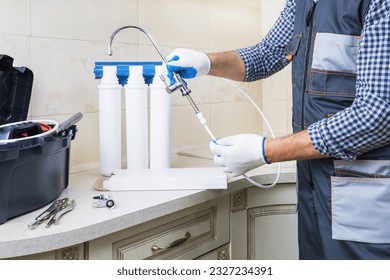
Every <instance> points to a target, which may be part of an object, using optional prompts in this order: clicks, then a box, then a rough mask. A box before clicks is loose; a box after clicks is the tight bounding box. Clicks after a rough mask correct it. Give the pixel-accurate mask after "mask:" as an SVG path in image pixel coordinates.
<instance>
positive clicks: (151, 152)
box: [94, 62, 227, 191]
mask: <svg viewBox="0 0 390 280" xmlns="http://www.w3.org/2000/svg"><path fill="white" fill-rule="evenodd" d="M94 71H95V78H96V79H100V80H101V81H100V84H99V85H98V90H99V107H100V108H99V123H100V126H99V129H100V133H99V137H100V171H101V174H102V175H104V176H106V177H107V180H105V181H104V182H103V187H104V189H107V190H111V191H125V190H162V189H163V190H177V189H181V190H182V189H225V188H226V187H227V178H226V175H225V174H224V173H223V172H222V170H221V168H217V167H212V168H171V108H172V95H171V94H167V92H166V85H165V84H164V82H163V81H162V79H160V78H158V77H159V76H164V77H166V75H167V73H166V67H165V66H163V63H162V62H96V63H95V70H94ZM123 93H124V97H125V111H126V114H125V122H126V124H125V127H126V129H125V130H126V137H125V138H126V143H125V146H126V148H127V154H126V155H127V160H126V161H127V166H126V167H125V168H122V167H121V166H122V161H121V154H122V149H121V146H122V143H121V139H122V137H121V134H122V133H121V131H122V124H121V111H122V106H121V96H122V94H123ZM148 100H149V101H150V102H148ZM148 103H149V104H150V105H149V107H150V109H149V110H148ZM113 124H115V125H113Z"/></svg>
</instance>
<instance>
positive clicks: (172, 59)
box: [167, 49, 211, 83]
mask: <svg viewBox="0 0 390 280" xmlns="http://www.w3.org/2000/svg"><path fill="white" fill-rule="evenodd" d="M167 60H168V64H167V70H168V77H169V78H170V79H171V83H172V82H173V80H172V77H173V74H172V72H175V73H178V74H179V75H180V76H181V77H182V78H195V77H199V76H203V75H207V74H208V73H209V72H210V67H211V62H210V59H209V57H208V56H207V54H205V53H202V52H197V51H193V50H189V49H176V50H174V51H173V52H172V53H170V54H169V55H168V57H167Z"/></svg>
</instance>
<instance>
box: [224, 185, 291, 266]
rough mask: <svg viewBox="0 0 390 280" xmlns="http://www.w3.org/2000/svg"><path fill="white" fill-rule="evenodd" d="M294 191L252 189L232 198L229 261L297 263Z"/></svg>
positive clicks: (277, 188)
mask: <svg viewBox="0 0 390 280" xmlns="http://www.w3.org/2000/svg"><path fill="white" fill-rule="evenodd" d="M296 201H297V199H296V188H295V185H293V184H281V185H277V186H275V187H274V188H272V189H261V188H258V187H251V188H248V189H245V190H242V191H239V192H237V193H233V194H232V198H231V205H232V215H231V217H232V221H231V225H232V230H231V233H232V234H231V248H232V252H231V255H232V259H252V260H253V259H268V260H277V259H283V260H287V259H297V258H298V220H297V214H296Z"/></svg>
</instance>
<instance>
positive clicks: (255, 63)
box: [236, 0, 390, 159]
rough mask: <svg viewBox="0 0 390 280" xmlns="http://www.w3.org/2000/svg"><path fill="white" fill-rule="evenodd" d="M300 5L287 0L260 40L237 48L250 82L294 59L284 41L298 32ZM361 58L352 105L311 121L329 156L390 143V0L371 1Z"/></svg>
mask: <svg viewBox="0 0 390 280" xmlns="http://www.w3.org/2000/svg"><path fill="white" fill-rule="evenodd" d="M295 4H296V0H287V2H286V5H285V7H284V9H283V11H282V12H281V14H280V16H279V18H278V19H277V21H276V23H275V25H274V26H273V27H272V28H271V30H270V31H269V32H268V34H267V35H266V36H265V38H264V39H263V40H262V41H261V42H260V43H258V44H256V45H254V46H251V47H248V48H242V49H237V50H236V52H237V53H238V54H239V55H240V56H241V57H242V58H243V61H244V63H245V67H246V77H245V81H254V80H258V79H263V78H266V77H268V76H270V75H272V74H274V73H276V72H277V71H279V70H281V69H282V68H284V67H285V66H286V65H287V64H288V63H289V61H288V60H287V59H286V52H285V46H286V45H287V43H288V42H290V40H291V38H292V35H293V27H294V17H295ZM356 63H357V66H356V67H357V68H356V70H357V79H356V98H355V100H354V102H353V104H352V105H351V106H350V107H348V108H346V109H345V110H342V111H340V112H338V113H337V114H335V115H334V116H332V117H330V118H326V119H322V120H320V121H318V122H316V123H314V124H312V125H311V126H309V135H310V139H311V141H312V144H313V146H314V147H315V148H316V149H317V150H318V151H319V152H320V153H322V154H325V155H328V156H330V157H335V158H341V159H355V158H356V157H357V156H359V155H361V154H363V153H365V152H368V151H370V150H372V149H375V148H379V147H381V146H384V145H387V144H390V0H372V1H371V3H370V6H369V9H368V13H367V16H366V18H365V22H364V26H363V30H362V40H361V42H360V46H359V49H358V52H357V58H356Z"/></svg>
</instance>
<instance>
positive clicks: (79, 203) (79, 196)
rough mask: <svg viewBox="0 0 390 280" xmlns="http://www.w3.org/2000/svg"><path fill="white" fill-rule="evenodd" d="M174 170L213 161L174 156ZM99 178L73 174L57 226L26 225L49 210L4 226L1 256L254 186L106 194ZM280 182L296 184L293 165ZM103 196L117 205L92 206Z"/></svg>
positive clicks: (268, 178) (68, 241)
mask: <svg viewBox="0 0 390 280" xmlns="http://www.w3.org/2000/svg"><path fill="white" fill-rule="evenodd" d="M172 166H173V167H181V168H185V167H211V166H212V161H211V160H210V159H207V158H205V157H203V158H202V157H200V158H199V157H192V156H191V155H185V156H183V155H175V156H173V158H172ZM275 167H276V165H275V166H274V165H271V166H266V167H260V168H258V169H256V170H254V171H251V173H249V174H248V175H249V176H250V177H251V178H254V179H256V180H257V181H260V182H261V183H263V184H269V183H272V182H273V181H274V179H275V172H276V170H277V169H276V168H275ZM101 180H102V177H101V175H100V173H99V171H98V170H88V171H83V172H76V173H72V174H70V182H69V186H68V187H67V188H66V189H65V190H64V191H63V193H62V194H61V196H60V197H61V198H62V197H69V198H70V199H75V201H76V206H75V209H74V210H73V211H71V212H69V213H67V214H65V215H64V216H62V217H61V219H59V223H58V224H57V225H52V226H51V227H49V228H46V227H45V224H41V225H39V226H38V227H37V228H35V229H33V230H30V229H28V227H27V226H28V224H30V223H31V222H33V221H34V220H35V217H36V216H38V215H39V214H40V213H41V212H43V211H44V210H45V209H46V208H47V207H48V206H45V207H42V208H41V209H39V210H36V211H33V212H30V213H28V214H25V215H22V216H20V217H17V218H14V219H11V220H9V221H7V222H5V223H4V224H2V225H0V258H11V257H18V256H24V255H30V254H36V253H41V252H46V251H52V250H56V249H60V248H64V247H67V246H72V245H75V244H79V243H82V242H86V241H89V240H93V239H96V238H99V237H102V236H104V235H108V234H110V233H114V232H117V231H120V230H122V229H125V228H128V227H132V226H136V225H139V224H142V223H145V222H148V221H150V220H153V219H155V218H159V217H162V216H165V215H168V214H171V213H174V212H177V211H180V210H182V209H185V208H188V207H191V206H194V205H197V204H199V203H202V202H206V201H209V200H212V199H215V198H218V197H220V196H223V195H225V194H227V193H231V192H234V191H237V190H239V189H242V188H245V187H249V186H251V184H250V183H249V182H248V181H247V180H246V179H244V178H242V177H239V178H229V179H228V188H227V189H213V190H169V191H167V190H161V191H121V192H102V191H98V190H97V189H96V185H99V182H101ZM278 182H279V183H294V182H295V164H294V163H293V162H287V163H284V164H282V168H281V176H280V178H279V181H278ZM101 194H110V195H111V196H112V197H113V198H114V200H115V205H116V207H114V208H113V209H108V208H106V207H104V208H93V207H92V203H93V202H94V199H93V197H94V196H96V195H101Z"/></svg>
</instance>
